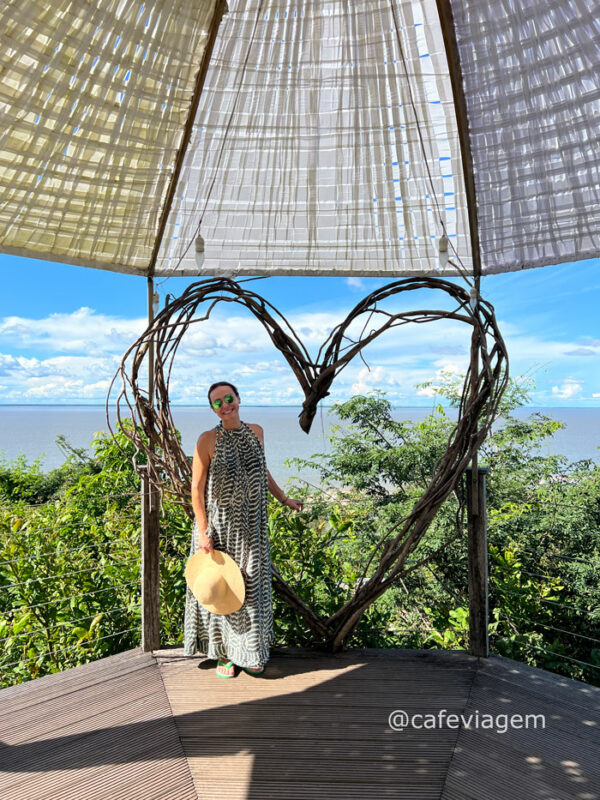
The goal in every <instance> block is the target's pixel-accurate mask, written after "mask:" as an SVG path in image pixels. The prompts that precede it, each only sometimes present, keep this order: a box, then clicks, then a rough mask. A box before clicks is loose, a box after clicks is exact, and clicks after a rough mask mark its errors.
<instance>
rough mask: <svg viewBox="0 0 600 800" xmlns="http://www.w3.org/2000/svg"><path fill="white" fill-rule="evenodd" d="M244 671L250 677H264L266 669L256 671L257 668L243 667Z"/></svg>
mask: <svg viewBox="0 0 600 800" xmlns="http://www.w3.org/2000/svg"><path fill="white" fill-rule="evenodd" d="M242 669H243V670H244V672H246V673H247V674H248V675H262V674H263V672H264V671H265V668H264V667H261V668H260V669H256V668H255V667H242Z"/></svg>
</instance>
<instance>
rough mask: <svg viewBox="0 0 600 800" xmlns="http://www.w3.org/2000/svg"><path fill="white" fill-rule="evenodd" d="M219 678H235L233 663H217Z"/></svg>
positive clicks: (219, 661)
mask: <svg viewBox="0 0 600 800" xmlns="http://www.w3.org/2000/svg"><path fill="white" fill-rule="evenodd" d="M217 678H225V679H227V678H235V666H234V664H233V661H221V660H220V659H219V660H218V661H217Z"/></svg>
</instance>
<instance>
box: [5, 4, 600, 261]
mask: <svg viewBox="0 0 600 800" xmlns="http://www.w3.org/2000/svg"><path fill="white" fill-rule="evenodd" d="M216 5H217V3H216V0H170V2H166V0H148V1H147V2H145V3H141V2H133V0H89V1H88V2H86V3H74V2H72V0H52V2H50V1H49V0H46V2H43V1H42V0H32V2H28V3H22V2H20V0H8V2H5V3H4V5H3V7H2V9H1V10H0V42H1V47H0V116H1V120H2V126H1V128H0V142H1V144H0V187H1V189H2V202H1V203H0V251H3V252H8V253H15V254H20V255H29V256H34V257H39V258H44V259H47V260H59V261H63V262H66V263H72V264H81V265H84V266H92V267H100V268H103V269H112V270H117V271H125V272H133V273H137V274H142V275H145V274H156V275H174V274H187V275H194V274H198V269H197V267H196V263H195V258H194V240H195V238H196V234H197V232H198V225H199V222H200V220H202V225H201V228H200V231H201V234H202V236H203V238H204V240H205V253H206V258H205V265H204V269H203V274H208V275H211V274H222V273H223V272H225V273H233V274H236V275H243V274H259V273H262V274H339V275H384V276H390V277H395V276H400V275H419V274H432V273H434V274H444V275H452V274H456V273H457V271H461V270H466V272H471V271H472V269H473V259H472V256H471V233H470V230H469V224H468V212H467V196H466V191H465V177H464V175H463V155H462V153H461V148H460V136H459V126H458V123H457V118H456V113H455V98H454V97H453V94H452V90H451V80H450V75H449V70H448V63H447V58H446V51H445V45H444V40H443V37H442V26H441V25H440V20H439V15H438V6H439V7H440V8H442V9H444V8H449V9H450V10H451V12H452V16H453V18H454V25H455V28H454V27H453V26H452V24H451V18H450V31H449V30H448V27H446V30H445V32H446V34H448V33H450V34H451V35H450V36H449V41H450V46H452V38H453V35H454V32H455V33H456V39H457V43H458V47H457V51H456V53H457V58H456V61H454V60H451V63H452V64H453V72H454V74H455V75H456V74H458V75H459V79H460V74H459V73H460V72H462V83H461V82H460V80H459V83H458V85H459V87H460V86H462V87H463V89H464V95H465V102H466V117H465V118H464V119H463V118H461V117H460V116H459V118H460V125H461V126H462V127H461V130H462V132H463V133H465V135H466V140H467V141H468V142H469V143H470V150H471V154H472V171H473V176H474V190H475V198H476V204H475V205H474V210H475V211H476V213H477V218H478V224H477V231H478V235H479V240H480V255H481V268H482V272H483V273H484V274H485V273H488V272H499V271H507V270H514V269H521V268H524V267H532V266H541V265H544V264H552V263H557V262H559V261H565V260H577V259H580V258H588V257H591V256H596V255H598V253H599V250H600V247H599V244H600V242H599V235H598V230H599V225H598V223H599V222H600V190H599V186H600V182H599V180H598V179H599V177H600V176H599V174H598V172H599V167H598V161H597V157H596V153H597V152H598V150H599V145H600V141H599V140H600V114H599V112H600V107H599V103H600V98H599V94H600V90H599V87H598V81H597V75H598V74H599V72H600V70H599V68H600V44H599V41H600V36H599V32H598V23H597V20H598V19H599V18H600V8H599V7H598V2H597V0H585V1H584V0H571V2H569V3H558V4H557V3H553V4H551V5H550V6H548V5H547V4H540V3H534V2H533V0H510V2H509V0H498V2H495V3H489V2H484V0H437V2H436V0H352V2H349V1H348V0H304V1H303V2H302V3H292V2H290V1H289V0H230V3H229V5H230V11H229V14H227V15H226V16H225V17H224V19H223V22H222V23H221V27H220V29H219V35H218V37H217V41H216V44H215V48H214V51H213V57H212V61H211V66H210V68H209V70H208V74H207V76H206V82H205V84H204V89H203V92H202V95H201V98H200V105H199V107H198V111H197V114H196V118H195V124H194V126H193V128H192V132H191V138H190V142H189V146H188V147H187V150H186V154H185V159H184V161H183V164H182V169H181V172H180V173H178V167H177V166H176V165H177V164H179V161H178V160H177V151H178V148H179V147H180V144H181V143H182V141H184V135H183V131H184V127H185V125H186V122H187V121H188V119H189V121H190V122H192V120H191V119H190V109H191V108H192V103H193V100H192V97H193V93H194V86H195V84H196V75H197V73H198V70H199V68H200V64H201V62H202V57H203V54H204V53H205V52H209V50H207V47H208V44H207V43H208V42H209V28H210V26H211V22H212V20H213V19H214V17H215V13H216V12H215V8H216ZM457 70H458V71H459V72H457ZM459 101H460V97H459ZM459 106H460V102H459ZM467 128H468V130H467ZM465 163H466V165H467V169H469V170H470V169H471V167H470V159H469V156H468V155H467V157H466V162H465ZM174 174H175V175H176V176H177V184H176V186H175V183H173V188H174V189H176V191H175V195H174V198H173V202H172V203H171V205H170V213H169V217H168V219H167V225H166V229H165V232H164V236H163V237H162V238H160V236H158V234H159V231H160V224H159V220H160V218H161V216H162V215H163V212H164V211H165V209H167V210H168V208H167V207H168V205H169V200H170V195H169V185H170V184H171V182H172V176H173V175H174ZM444 232H445V233H446V234H447V235H448V239H449V243H450V245H449V250H450V258H451V259H452V260H453V261H454V263H455V264H456V266H452V265H449V266H448V267H446V268H445V270H442V271H440V267H439V263H440V260H439V244H440V238H441V236H442V234H443V233H444ZM159 239H160V242H159V241H158V240H159ZM159 244H160V247H159V250H158V256H157V260H156V264H154V262H153V251H154V250H155V247H156V246H158V245H159Z"/></svg>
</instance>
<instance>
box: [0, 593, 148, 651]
mask: <svg viewBox="0 0 600 800" xmlns="http://www.w3.org/2000/svg"><path fill="white" fill-rule="evenodd" d="M138 605H139V602H138V603H135V604H134V606H133V607H130V606H121V607H120V608H109V609H107V610H106V611H105V610H104V609H102V610H101V611H97V612H96V613H95V614H90V615H89V616H87V617H79V619H69V620H64V621H63V622H59V623H57V624H56V625H49V626H48V627H47V628H37V629H35V630H33V631H22V632H21V633H13V634H11V635H10V636H5V637H4V638H3V639H0V643H2V642H8V641H9V640H11V639H19V638H21V637H23V636H35V635H36V634H38V633H45V634H47V633H48V631H53V630H56V629H57V628H62V627H64V626H65V625H78V624H79V623H81V622H85V621H86V620H89V619H95V618H96V617H98V616H99V615H102V616H107V615H108V614H112V613H115V612H117V611H133V609H134V608H135V607H136V606H138ZM23 610H25V609H23ZM27 610H29V609H28V608H27Z"/></svg>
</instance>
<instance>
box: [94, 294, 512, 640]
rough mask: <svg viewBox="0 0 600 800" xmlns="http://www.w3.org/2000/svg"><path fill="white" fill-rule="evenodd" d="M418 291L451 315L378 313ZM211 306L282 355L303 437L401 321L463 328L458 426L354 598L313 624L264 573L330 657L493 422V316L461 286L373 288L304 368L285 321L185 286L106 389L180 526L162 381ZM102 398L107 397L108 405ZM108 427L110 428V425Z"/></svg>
mask: <svg viewBox="0 0 600 800" xmlns="http://www.w3.org/2000/svg"><path fill="white" fill-rule="evenodd" d="M419 289H436V290H439V291H441V292H443V293H445V295H446V296H447V297H448V298H449V299H450V300H451V301H453V307H452V308H451V309H450V310H431V309H430V310H423V311H414V310H410V311H402V312H396V313H392V312H389V311H385V310H383V309H382V308H381V307H380V305H379V304H380V303H382V302H383V301H384V300H386V299H387V298H389V297H392V296H397V295H399V294H403V293H406V292H411V291H416V290H419ZM220 303H236V304H238V305H242V306H245V307H246V308H247V309H248V310H249V311H250V312H251V313H252V314H253V315H254V316H255V317H256V319H258V320H259V321H260V323H261V324H262V325H263V327H264V328H265V330H266V331H267V333H268V335H269V337H270V338H271V341H272V342H273V344H274V345H275V347H276V348H277V349H278V350H279V351H280V352H281V353H282V354H283V356H284V357H285V359H286V361H287V362H288V364H289V365H290V367H291V369H292V371H293V372H294V375H295V376H296V378H297V379H298V382H299V384H300V386H301V388H302V391H303V392H304V396H305V400H304V403H303V406H302V412H301V414H300V426H301V427H302V429H303V430H304V431H306V432H308V431H309V430H310V427H311V424H312V421H313V418H314V416H315V413H316V410H317V405H318V403H319V401H320V400H322V399H323V398H324V397H327V395H328V394H329V389H330V387H331V384H332V383H333V381H334V379H335V377H336V375H338V374H339V373H340V372H341V370H342V369H344V367H345V366H347V364H349V363H350V361H351V360H352V359H353V358H354V357H355V356H356V355H361V351H362V350H363V348H364V347H365V346H366V345H367V344H369V343H370V342H372V341H373V340H374V339H375V338H377V337H378V336H380V335H381V334H382V333H383V332H385V331H387V330H391V329H392V328H395V327H398V326H400V325H406V324H407V323H409V322H414V323H419V324H422V323H425V322H432V321H435V320H440V319H452V320H456V321H458V322H464V323H466V324H467V325H470V326H471V327H472V337H471V342H472V353H471V366H470V368H469V371H468V374H467V377H466V379H465V384H464V387H463V392H462V397H461V403H460V407H459V417H458V421H457V423H456V426H455V428H454V430H453V432H452V434H451V436H450V438H449V441H448V446H447V449H446V452H445V453H444V455H443V456H442V458H441V459H440V461H439V462H438V464H437V465H436V467H435V469H434V473H433V475H432V477H431V480H430V482H429V485H428V487H427V489H426V491H425V493H424V494H423V496H422V497H421V499H420V500H419V501H418V502H417V503H416V504H415V506H414V508H413V509H412V511H411V512H410V514H409V515H408V516H407V517H406V518H405V519H402V520H399V521H398V522H397V523H396V525H394V526H393V528H392V529H391V530H389V531H387V533H386V536H385V537H384V540H385V547H383V548H382V554H381V558H380V561H379V564H377V565H376V566H375V567H374V568H373V570H372V572H371V574H370V575H369V576H368V578H367V579H366V580H365V581H363V582H362V583H361V585H360V587H359V588H358V589H357V591H356V593H355V594H354V596H353V597H352V598H351V599H350V600H349V601H348V602H347V603H345V604H344V605H343V606H342V607H341V608H340V609H338V610H337V611H336V612H335V614H333V615H332V616H331V617H330V618H329V619H323V618H321V617H320V616H319V615H317V614H315V612H314V611H313V610H312V609H311V608H309V607H308V606H307V605H306V603H304V602H303V601H302V600H301V599H300V598H299V597H298V595H297V594H296V593H295V592H294V590H293V588H292V587H291V586H289V585H288V584H287V583H286V582H285V581H284V580H283V578H282V577H281V575H280V574H279V572H278V571H277V569H276V566H275V565H274V574H275V586H276V589H277V590H278V592H279V593H280V595H281V596H282V597H284V598H285V600H286V601H287V602H288V603H290V605H291V606H292V607H293V608H294V609H295V610H296V611H297V612H298V613H299V614H300V615H301V616H302V617H303V618H304V619H305V621H306V622H307V624H308V625H309V626H310V628H311V630H312V631H313V632H314V633H315V635H316V636H317V637H318V638H319V639H320V640H321V641H325V642H326V643H327V644H328V645H329V646H330V647H331V648H332V649H333V650H336V649H339V647H341V646H342V644H343V642H344V641H346V640H347V639H348V638H349V636H351V634H352V632H353V630H354V628H355V627H356V625H357V624H358V621H359V620H360V618H361V616H362V614H363V613H364V611H365V610H366V609H367V608H368V607H369V606H370V605H371V604H372V603H373V602H374V601H375V600H376V599H377V598H378V597H379V596H380V595H382V594H383V592H385V591H386V589H388V588H389V587H390V586H391V585H392V584H393V583H394V581H397V580H398V579H399V577H401V575H402V573H403V570H404V569H405V565H406V561H407V559H408V557H409V556H410V555H411V554H412V553H413V552H414V551H415V548H416V547H417V545H418V544H419V542H420V540H421V539H422V537H423V536H424V534H425V532H426V531H427V529H428V527H429V525H430V523H431V521H432V519H433V517H434V516H435V514H436V512H437V510H438V509H439V507H440V506H441V505H442V503H443V502H444V500H446V498H447V497H448V496H449V494H450V493H451V492H452V491H454V489H455V488H456V485H457V483H458V481H459V479H460V477H461V475H462V474H463V472H464V470H465V468H466V467H467V465H468V464H469V462H470V461H471V459H472V458H473V456H474V455H475V453H476V452H477V450H478V448H479V446H480V445H481V443H482V441H483V440H484V439H485V437H486V435H487V433H488V431H489V428H490V426H491V424H492V422H493V420H494V418H495V415H496V413H497V409H498V404H499V402H500V398H501V396H502V393H503V391H504V389H505V387H506V383H507V379H508V370H507V365H508V358H507V353H506V347H505V345H504V342H503V340H502V336H501V335H500V332H499V330H498V326H497V324H496V319H495V316H494V310H493V308H492V306H491V305H490V304H489V303H487V302H485V301H482V300H481V299H478V298H475V299H472V298H471V296H470V294H469V293H468V292H467V291H466V290H465V289H463V288H462V287H461V286H458V285H457V284H454V283H450V282H449V281H445V280H443V279H441V278H406V279H403V280H399V281H395V282H394V283H390V284H388V285H387V286H384V287H382V288H380V289H377V290H376V291H374V292H372V293H371V294H370V295H368V297H365V298H364V300H362V301H361V302H360V303H358V304H357V305H356V306H355V307H354V308H353V309H352V311H351V312H350V313H349V314H348V316H347V317H346V319H345V320H344V321H343V322H342V323H341V324H340V325H338V326H336V327H335V328H334V329H333V330H332V331H331V333H330V334H329V336H328V337H327V339H326V341H325V342H324V343H323V344H322V346H321V348H320V349H319V352H318V354H317V356H316V358H314V359H312V358H311V356H310V354H309V353H308V351H307V349H306V347H305V346H304V344H303V343H302V341H301V340H300V339H299V337H298V336H297V335H296V333H295V332H294V330H293V328H292V327H291V325H290V324H289V322H288V321H287V320H286V319H285V317H284V316H283V315H282V314H280V313H279V312H278V311H277V309H276V308H275V307H274V306H273V305H271V304H270V303H269V302H267V301H266V300H265V299H264V298H262V297H261V296H260V295H258V294H256V293H255V292H252V291H249V290H247V289H246V288H244V286H243V285H242V284H240V283H236V282H235V281H232V280H229V279H225V278H223V279H209V280H204V281H199V282H198V283H195V284H193V285H191V286H190V287H188V289H187V290H186V291H185V292H184V293H183V294H182V295H181V297H179V298H176V299H173V300H172V301H171V302H169V303H168V304H167V305H166V307H165V308H164V309H163V310H162V311H161V312H160V314H158V315H157V317H156V319H155V320H154V322H153V323H152V325H151V326H150V327H149V328H148V329H147V330H146V331H145V332H144V333H143V334H142V336H141V337H140V338H139V339H138V340H137V341H136V342H135V343H134V344H133V345H132V346H131V347H130V348H129V350H128V351H127V353H126V354H125V356H124V357H123V360H122V362H121V367H120V369H119V371H118V372H117V374H116V375H115V378H114V379H113V383H112V384H111V390H112V386H113V385H114V382H115V380H116V379H117V378H118V377H120V378H121V382H122V387H121V391H120V393H119V395H118V398H117V418H118V421H119V426H120V427H122V426H121V423H122V421H123V417H122V414H121V405H122V404H123V403H124V404H125V405H126V406H127V408H128V410H129V416H130V418H131V419H133V422H134V426H133V428H127V427H123V428H122V429H123V430H124V432H125V433H126V434H127V435H128V436H129V437H130V438H131V439H132V440H133V442H134V444H135V447H136V454H137V453H139V452H140V451H144V452H145V453H146V455H147V460H148V472H149V476H150V480H152V481H153V483H154V484H155V485H156V486H157V488H158V489H159V491H160V492H161V496H162V494H163V493H165V492H167V493H169V494H170V495H172V496H173V497H175V498H176V499H178V500H179V502H181V503H183V504H184V506H185V508H186V510H187V512H188V514H189V515H190V517H193V512H192V509H191V503H190V499H189V498H190V478H191V468H190V462H189V460H188V458H187V457H186V455H185V454H184V452H183V450H182V448H181V445H180V443H179V439H178V438H177V435H176V431H175V426H174V423H173V419H172V417H171V411H170V404H169V382H170V378H171V371H172V368H173V361H174V358H175V355H176V353H177V349H178V347H179V344H180V343H181V341H182V338H183V336H184V335H185V333H186V331H187V330H188V328H189V326H190V325H191V324H193V323H197V322H202V321H204V320H207V319H208V318H209V317H210V314H211V313H212V311H213V309H214V308H215V307H216V306H217V305H219V304H220ZM355 328H356V332H354V329H355ZM351 329H352V334H351ZM150 342H153V343H154V346H155V379H154V396H153V397H149V396H148V393H147V392H146V391H144V390H143V389H142V388H141V387H140V385H139V375H140V371H141V368H142V365H143V364H144V361H145V360H146V358H147V355H148V349H149V344H150ZM474 369H475V370H476V372H474ZM110 394H111V391H109V398H110ZM107 416H108V400H107ZM108 423H109V426H110V419H109V420H108Z"/></svg>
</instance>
